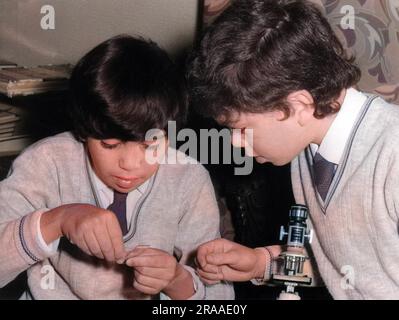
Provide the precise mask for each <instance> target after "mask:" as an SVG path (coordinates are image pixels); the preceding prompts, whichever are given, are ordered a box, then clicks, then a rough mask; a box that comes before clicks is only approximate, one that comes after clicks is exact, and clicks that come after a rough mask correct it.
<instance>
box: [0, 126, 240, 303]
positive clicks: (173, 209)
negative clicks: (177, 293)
mask: <svg viewBox="0 0 399 320" xmlns="http://www.w3.org/2000/svg"><path fill="white" fill-rule="evenodd" d="M169 152H171V153H172V154H173V153H174V152H176V151H175V150H173V149H170V150H169ZM178 155H179V156H180V157H183V158H184V157H185V155H183V154H181V153H178ZM86 159H87V155H86V152H85V148H84V146H83V144H81V143H79V142H77V141H76V140H75V139H74V138H73V137H72V135H71V134H70V133H63V134H60V135H57V136H54V137H51V138H47V139H44V140H41V141H39V142H38V143H36V144H34V145H32V146H31V147H29V148H28V149H27V150H25V151H24V152H23V153H22V154H21V155H20V156H19V157H18V158H17V159H16V160H15V161H14V163H13V166H12V169H11V171H10V174H9V176H8V178H6V179H5V180H3V181H1V182H0V287H3V286H4V285H6V284H7V283H9V282H10V281H11V280H13V279H14V278H15V277H16V276H17V275H18V274H20V273H21V272H23V271H24V270H27V271H28V284H29V291H30V292H29V297H31V298H34V299H147V298H149V296H145V295H143V294H140V293H139V292H138V291H137V290H135V289H134V288H133V287H132V283H133V282H132V281H133V271H132V269H131V268H128V267H126V266H120V265H117V264H108V263H106V262H105V261H103V260H100V259H97V258H95V257H91V256H88V255H86V254H85V253H83V252H82V251H81V250H80V249H79V248H77V247H76V246H74V245H72V244H71V243H69V242H68V241H67V240H66V239H65V238H62V239H61V242H60V244H59V247H58V250H57V252H56V253H55V254H53V255H51V256H49V253H48V252H45V251H43V250H42V249H41V246H40V245H39V243H38V240H37V239H38V237H37V233H38V228H37V223H38V219H40V215H41V213H42V212H44V211H46V210H48V209H51V208H55V207H57V206H60V205H63V204H68V203H88V204H92V205H98V203H97V200H96V190H94V187H93V184H92V182H91V179H90V177H89V175H88V171H87V167H86V166H87V162H86ZM190 160H191V162H192V159H190ZM218 237H219V211H218V207H217V203H216V199H215V195H214V190H213V187H212V183H211V180H210V178H209V175H208V173H207V171H206V170H205V169H204V168H203V167H202V166H201V165H200V164H198V163H197V164H161V165H160V167H159V170H158V171H157V173H156V174H155V176H153V178H151V180H150V183H149V187H148V188H147V191H146V193H145V194H144V195H143V196H142V198H141V199H139V201H138V203H137V205H136V208H135V210H134V212H133V218H132V222H131V225H130V230H129V233H128V234H127V235H126V236H125V237H124V241H125V247H126V249H127V250H131V249H133V248H134V247H135V246H136V245H138V244H142V245H143V244H145V245H150V246H152V247H155V248H159V249H161V250H164V251H167V252H168V253H170V254H173V253H175V254H177V255H178V256H180V257H181V258H180V263H181V264H183V265H185V268H186V269H187V270H189V271H190V273H191V274H192V276H193V279H194V282H195V286H196V288H197V290H196V294H195V295H194V296H193V297H192V298H193V299H204V298H205V299H232V298H234V291H233V288H232V286H231V284H227V283H221V284H217V285H213V286H205V285H204V284H203V283H202V282H201V281H200V280H199V278H198V276H197V275H196V274H195V271H194V269H193V268H192V266H193V257H194V254H195V250H196V248H197V247H198V246H199V245H200V244H201V243H203V242H206V241H209V240H212V239H215V238H218Z"/></svg>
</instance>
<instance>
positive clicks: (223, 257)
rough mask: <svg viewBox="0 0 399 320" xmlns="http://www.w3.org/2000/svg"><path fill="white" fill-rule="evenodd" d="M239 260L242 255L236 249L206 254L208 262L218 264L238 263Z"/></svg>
mask: <svg viewBox="0 0 399 320" xmlns="http://www.w3.org/2000/svg"><path fill="white" fill-rule="evenodd" d="M239 260H240V257H239V256H238V255H237V254H236V253H235V252H234V251H231V252H226V253H211V254H209V255H207V256H206V261H207V263H209V264H214V265H217V266H220V265H223V264H227V265H234V264H237V263H238V261H239Z"/></svg>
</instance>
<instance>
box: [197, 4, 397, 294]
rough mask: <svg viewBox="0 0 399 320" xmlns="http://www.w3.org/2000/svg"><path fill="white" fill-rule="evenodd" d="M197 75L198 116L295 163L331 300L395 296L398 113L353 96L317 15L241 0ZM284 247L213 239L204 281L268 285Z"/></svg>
mask: <svg viewBox="0 0 399 320" xmlns="http://www.w3.org/2000/svg"><path fill="white" fill-rule="evenodd" d="M191 67H192V69H191V70H190V73H189V79H190V82H191V84H192V87H193V89H192V91H193V95H194V97H195V98H196V103H197V104H198V107H197V109H198V110H199V111H200V112H202V113H203V114H205V115H208V116H212V117H214V118H215V119H217V120H218V121H219V122H220V123H223V124H226V125H228V126H229V127H232V128H238V129H241V132H242V135H243V137H242V139H237V138H239V137H235V136H233V138H232V139H233V144H239V145H240V146H244V147H245V148H246V149H247V151H248V153H250V154H252V155H253V156H254V157H255V158H256V160H257V161H258V162H261V163H263V162H272V163H273V164H275V165H283V164H286V163H289V162H290V161H292V164H291V171H292V184H293V190H294V195H295V198H296V202H297V203H300V204H305V205H307V206H308V207H309V210H310V222H311V225H312V228H313V229H314V234H315V236H314V239H313V242H312V244H311V249H312V251H313V254H314V256H315V260H316V262H317V267H318V271H319V272H320V274H321V277H322V279H323V280H324V282H325V284H326V286H327V288H328V289H329V291H330V293H331V294H332V296H333V297H334V298H336V299H384V298H388V299H389V298H395V299H398V298H399V273H398V272H397V268H398V266H399V241H398V219H399V212H398V209H397V207H398V205H399V198H398V195H399V186H398V184H397V183H396V181H397V180H398V177H399V165H398V164H399V163H398V162H397V158H398V156H399V144H398V143H397V139H398V138H397V137H399V126H398V123H399V108H398V107H397V106H394V105H391V104H389V103H387V102H385V101H384V100H382V99H381V98H378V97H376V96H371V95H368V94H364V93H362V92H359V91H357V90H355V89H354V88H353V86H354V85H355V84H356V83H357V82H358V80H359V78H360V71H359V69H358V68H357V67H356V66H355V65H354V64H353V61H352V59H349V58H347V57H346V56H345V55H344V50H343V48H342V46H341V44H340V43H339V41H338V39H337V38H336V36H335V35H334V33H333V31H332V29H331V27H330V25H329V24H328V22H327V20H326V19H325V18H324V17H323V15H322V14H321V12H320V11H319V10H318V8H317V7H316V6H315V5H313V4H312V3H310V2H307V1H299V0H298V1H297V0H277V1H275V0H273V1H271V0H252V1H239V0H237V1H234V2H233V4H232V6H231V7H230V8H228V9H227V10H226V11H225V12H224V13H223V14H222V15H221V16H220V17H219V18H218V20H217V21H216V22H215V23H214V24H213V25H212V26H211V27H210V28H209V30H208V31H207V32H206V33H205V35H204V37H203V40H202V42H201V44H200V47H199V49H198V50H197V52H196V53H195V56H194V57H193V61H192V66H191ZM247 130H252V132H253V137H252V139H251V141H248V139H247V141H245V138H246V135H245V133H246V131H247ZM240 140H241V141H243V142H242V143H239V141H240ZM287 214H288V213H287ZM281 250H282V248H281V246H271V247H266V248H256V249H249V248H246V247H243V246H241V245H238V244H235V243H233V242H229V241H226V240H216V241H211V242H209V243H207V244H204V245H202V246H201V247H200V248H199V250H198V261H199V263H200V267H201V269H200V270H199V272H200V275H201V276H202V277H203V279H204V281H206V282H207V283H217V282H218V281H219V280H231V281H245V280H249V279H255V280H256V279H258V280H259V279H263V281H266V282H267V281H268V280H269V278H270V272H271V268H272V264H273V263H272V262H273V261H275V259H276V258H277V256H278V255H279V253H280V252H281ZM307 267H309V266H307ZM345 276H346V277H345ZM346 278H348V279H349V283H348V282H347V281H346ZM255 280H254V281H255Z"/></svg>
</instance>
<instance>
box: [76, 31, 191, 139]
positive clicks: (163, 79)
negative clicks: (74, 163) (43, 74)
mask: <svg viewBox="0 0 399 320" xmlns="http://www.w3.org/2000/svg"><path fill="white" fill-rule="evenodd" d="M70 92H71V100H72V105H71V107H70V112H69V114H70V117H71V120H72V124H73V129H72V132H73V134H74V135H75V137H76V138H77V139H78V140H79V141H85V139H86V138H88V137H91V138H95V139H109V138H115V139H120V140H122V141H144V139H145V134H146V132H147V130H149V129H161V130H166V129H167V122H168V121H169V120H175V121H177V123H178V125H179V124H182V123H183V122H184V120H185V118H186V108H187V92H186V90H185V85H184V81H183V77H182V76H181V73H180V72H178V69H177V67H176V66H175V64H174V63H173V62H172V61H171V60H170V58H169V57H168V55H167V53H166V52H165V51H164V50H162V49H160V48H159V47H158V46H157V45H156V44H155V43H154V42H151V41H145V40H143V39H139V38H134V37H131V36H127V35H119V36H116V37H113V38H111V39H109V40H106V41H104V42H103V43H101V44H99V45H98V46H96V47H95V48H94V49H92V50H91V51H90V52H88V53H87V54H86V55H85V56H84V57H83V58H82V59H81V60H80V61H79V62H78V63H77V65H76V66H75V68H74V70H73V72H72V76H71V79H70Z"/></svg>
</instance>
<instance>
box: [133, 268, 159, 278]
mask: <svg viewBox="0 0 399 320" xmlns="http://www.w3.org/2000/svg"><path fill="white" fill-rule="evenodd" d="M134 270H135V271H137V272H138V273H140V274H142V275H143V276H147V277H151V278H154V279H158V280H162V279H165V269H163V268H152V267H135V268H134Z"/></svg>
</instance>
